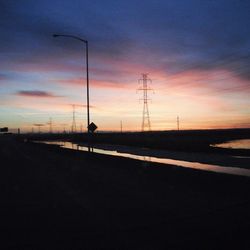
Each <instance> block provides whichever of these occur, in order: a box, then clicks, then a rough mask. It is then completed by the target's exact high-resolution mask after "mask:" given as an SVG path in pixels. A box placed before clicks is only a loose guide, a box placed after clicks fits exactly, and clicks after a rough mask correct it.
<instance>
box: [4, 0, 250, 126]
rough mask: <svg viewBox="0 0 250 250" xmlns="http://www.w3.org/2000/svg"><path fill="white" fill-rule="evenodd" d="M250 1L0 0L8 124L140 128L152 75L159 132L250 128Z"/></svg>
mask: <svg viewBox="0 0 250 250" xmlns="http://www.w3.org/2000/svg"><path fill="white" fill-rule="evenodd" d="M249 13H250V1H248V0H245V1H244V0H242V1H239V0H179V1H177V0H161V1H159V0H141V1H139V0H126V1H125V0H123V1H121V0H106V1H105V0H96V1H95V0H42V1H41V0H36V1H35V0H0V31H1V39H0V86H1V88H0V127H4V126H8V127H10V128H12V129H16V128H21V131H31V130H32V127H33V128H34V130H35V131H36V130H37V127H35V125H34V124H44V126H43V127H42V128H41V130H42V131H48V129H49V126H48V124H47V123H48V121H49V119H50V117H51V118H52V122H53V130H54V131H59V130H60V131H62V130H63V129H64V128H65V129H67V130H69V129H70V126H71V124H72V104H75V105H77V106H76V123H77V128H78V129H79V128H80V126H81V125H82V126H83V128H84V129H85V130H86V123H87V122H86V74H85V72H86V68H85V47H84V44H83V43H81V42H80V41H76V40H73V39H70V38H63V37H60V38H53V37H52V34H53V33H58V34H68V35H76V36H79V37H82V38H84V39H87V40H88V41H89V63H90V69H89V72H90V104H91V110H90V112H91V114H90V115H91V121H93V122H95V123H96V124H97V126H98V127H99V130H119V129H120V121H122V122H123V129H124V130H133V131H135V130H140V129H141V121H142V108H143V106H142V105H143V103H142V102H140V101H139V99H140V98H141V96H142V95H141V94H142V93H139V92H137V91H136V89H137V88H139V84H138V79H139V78H141V74H142V73H148V74H149V75H148V76H149V78H151V79H152V84H151V88H153V89H154V93H153V92H152V93H150V98H151V99H152V101H151V102H149V112H150V118H151V124H152V130H168V129H176V117H177V116H179V117H180V128H181V129H205V128H231V127H232V128H240V127H250V29H249V27H250V15H249Z"/></svg>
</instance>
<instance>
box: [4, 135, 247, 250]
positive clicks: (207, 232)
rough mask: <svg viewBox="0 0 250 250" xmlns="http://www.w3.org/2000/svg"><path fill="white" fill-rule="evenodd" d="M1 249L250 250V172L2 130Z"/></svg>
mask: <svg viewBox="0 0 250 250" xmlns="http://www.w3.org/2000/svg"><path fill="white" fill-rule="evenodd" d="M0 157H1V167H0V183H1V189H0V190H1V207H0V209H1V211H0V212H1V223H0V229H1V237H2V240H1V242H0V244H1V249H4V248H5V249H249V248H250V237H249V232H250V194H249V190H250V189H249V187H250V178H249V177H240V176H231V175H225V174H216V173H209V172H204V171H197V170H192V169H184V168H180V167H176V166H162V165H160V164H153V163H148V162H140V161H136V160H132V159H124V158H119V157H112V156H104V155H98V154H89V153H84V152H76V151H71V150H68V149H61V148H58V147H57V146H51V145H41V144H34V143H27V142H26V143H25V142H23V141H19V140H16V138H15V137H12V136H2V137H0Z"/></svg>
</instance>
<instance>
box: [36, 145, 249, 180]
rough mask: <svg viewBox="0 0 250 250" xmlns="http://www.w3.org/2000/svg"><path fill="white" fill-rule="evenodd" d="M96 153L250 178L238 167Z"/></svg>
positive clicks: (245, 170) (86, 149) (74, 147)
mask: <svg viewBox="0 0 250 250" xmlns="http://www.w3.org/2000/svg"><path fill="white" fill-rule="evenodd" d="M39 143H45V144H52V145H59V146H61V147H62V148H68V149H73V150H79V151H86V152H87V151H88V147H86V146H80V145H78V144H75V143H72V142H64V141H39ZM93 152H94V153H98V154H104V155H113V156H120V157H125V158H130V159H136V160H140V161H143V162H145V163H147V162H155V163H163V164H170V165H176V166H180V167H186V168H193V169H199V170H206V171H212V172H218V173H226V174H233V175H242V176H250V170H249V169H244V168H237V167H223V166H219V165H211V164H205V163H199V162H189V161H183V160H174V159H169V158H160V157H152V156H145V155H137V154H130V153H121V152H117V151H116V150H109V149H100V148H93Z"/></svg>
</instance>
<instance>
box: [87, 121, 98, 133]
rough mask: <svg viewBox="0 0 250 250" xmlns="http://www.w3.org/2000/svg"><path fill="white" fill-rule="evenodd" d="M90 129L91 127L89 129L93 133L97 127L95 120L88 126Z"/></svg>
mask: <svg viewBox="0 0 250 250" xmlns="http://www.w3.org/2000/svg"><path fill="white" fill-rule="evenodd" d="M88 129H89V131H91V132H92V133H94V132H95V130H96V129H97V126H96V125H95V124H94V123H93V122H91V123H90V124H89V126H88Z"/></svg>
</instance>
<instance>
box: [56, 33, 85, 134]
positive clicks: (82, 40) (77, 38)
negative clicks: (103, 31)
mask: <svg viewBox="0 0 250 250" xmlns="http://www.w3.org/2000/svg"><path fill="white" fill-rule="evenodd" d="M53 37H69V38H73V39H76V40H78V41H81V42H83V43H85V46H86V47H85V48H86V78H87V123H88V127H87V128H88V135H89V133H90V129H89V124H90V118H89V47H88V41H87V40H84V39H82V38H80V37H77V36H72V35H61V34H60V35H59V34H53Z"/></svg>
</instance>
